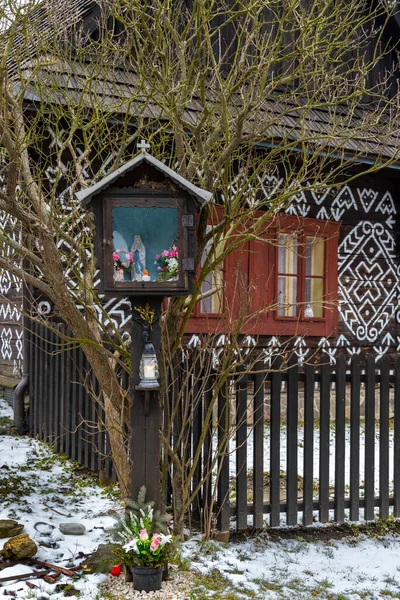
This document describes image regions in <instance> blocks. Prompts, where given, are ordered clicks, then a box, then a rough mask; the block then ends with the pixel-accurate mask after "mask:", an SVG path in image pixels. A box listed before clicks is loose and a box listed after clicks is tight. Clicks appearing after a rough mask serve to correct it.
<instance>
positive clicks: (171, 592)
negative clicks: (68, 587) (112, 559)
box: [101, 569, 194, 600]
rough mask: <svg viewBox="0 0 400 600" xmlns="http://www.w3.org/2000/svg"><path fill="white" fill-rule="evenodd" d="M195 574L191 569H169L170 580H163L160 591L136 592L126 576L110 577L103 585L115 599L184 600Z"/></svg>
mask: <svg viewBox="0 0 400 600" xmlns="http://www.w3.org/2000/svg"><path fill="white" fill-rule="evenodd" d="M193 580H194V574H193V573H190V572H189V571H180V572H173V571H172V570H171V569H170V571H169V578H168V581H163V582H162V584H161V590H159V591H158V592H135V590H134V589H133V584H132V583H126V582H125V579H124V576H123V575H121V576H120V577H111V576H110V577H109V578H108V579H107V581H105V582H104V583H103V584H102V585H101V589H102V590H103V591H104V592H108V593H109V594H112V597H113V600H136V599H138V598H142V599H144V598H149V599H150V598H151V599H152V600H181V599H182V600H184V599H185V598H188V596H189V592H190V590H191V589H192V587H193Z"/></svg>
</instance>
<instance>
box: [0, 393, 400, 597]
mask: <svg viewBox="0 0 400 600" xmlns="http://www.w3.org/2000/svg"><path fill="white" fill-rule="evenodd" d="M6 411H8V413H9V408H8V407H7V405H6V404H5V403H4V401H3V400H1V399H0V418H1V417H3V416H5V413H6ZM6 486H8V489H7V491H5V490H6ZM119 511H120V504H119V502H118V500H117V498H116V497H115V495H114V496H113V495H112V494H110V493H109V492H106V491H105V490H104V489H102V488H101V487H100V486H99V485H98V484H96V482H95V480H93V479H91V478H90V477H89V476H88V475H82V474H79V471H78V472H77V471H76V470H74V469H73V468H72V463H70V462H69V461H66V460H65V459H64V458H62V457H60V458H58V457H55V455H54V454H53V453H52V451H51V450H50V449H49V448H48V447H47V446H46V445H45V444H42V443H40V442H38V441H36V440H32V439H30V438H27V437H22V438H18V437H14V436H8V435H0V519H7V518H14V519H16V520H18V521H19V522H21V523H23V524H24V526H25V532H26V533H28V534H29V535H30V536H31V537H32V538H33V539H34V540H35V541H36V543H37V544H38V546H39V550H38V555H37V558H39V559H41V560H44V561H47V562H51V563H53V564H58V565H63V566H66V567H68V566H73V565H77V564H79V563H80V562H82V561H83V560H84V557H83V555H85V554H88V553H90V552H92V551H93V550H94V549H95V548H96V547H97V546H98V544H100V543H104V542H106V541H107V540H106V534H105V530H106V529H107V528H109V527H112V525H113V523H114V518H113V515H115V514H116V513H117V512H119ZM59 513H61V514H59ZM68 521H74V522H79V523H82V524H84V525H85V527H86V530H87V532H86V534H85V535H83V536H66V535H62V534H61V533H60V531H59V524H60V523H63V522H64V523H65V522H68ZM38 523H46V524H49V525H51V526H52V527H54V529H53V530H52V533H51V536H50V537H45V536H43V534H42V533H41V532H40V531H38V529H39V530H40V529H43V526H42V527H41V526H40V525H39V526H38V525H37V524H38ZM35 524H36V529H35ZM320 527H327V528H329V527H330V526H322V525H320ZM356 533H357V532H356ZM5 541H6V540H1V541H0V547H1V546H2V544H4V542H5ZM44 543H45V544H46V545H47V546H50V547H45V546H44V545H42V544H44ZM183 556H184V558H186V559H187V563H188V566H189V568H190V570H191V571H192V572H194V573H197V574H196V576H195V581H194V587H193V589H192V591H191V592H190V593H189V594H187V595H186V596H185V598H187V599H188V600H206V599H208V598H210V599H211V598H212V599H213V600H218V599H220V600H234V599H238V600H241V599H243V598H249V599H257V600H258V599H265V600H312V599H317V600H318V599H321V600H366V599H368V600H375V599H383V598H400V537H398V536H395V535H384V536H383V537H382V538H380V539H378V538H377V537H366V536H365V535H364V534H359V535H354V537H353V536H351V537H349V538H347V539H342V540H333V539H328V540H326V539H325V540H323V541H313V542H308V541H305V540H304V539H303V538H301V537H297V538H294V539H280V540H278V541H276V540H275V539H274V540H273V539H271V538H270V536H269V530H268V529H266V531H265V533H263V534H261V535H259V536H258V537H255V538H253V539H247V540H244V541H241V542H233V543H230V544H228V545H224V544H221V543H217V542H215V541H208V542H203V541H201V540H200V538H198V537H194V538H192V539H190V540H188V541H186V542H184V544H183ZM28 570H29V569H28V567H26V566H23V565H19V566H15V567H9V568H6V569H3V570H2V571H0V578H1V577H6V576H8V575H12V574H15V573H24V572H27V571H28ZM182 576H183V577H184V572H183V573H182ZM105 579H106V577H105V576H104V575H86V576H83V577H81V578H80V579H79V580H78V581H77V582H74V586H75V588H76V589H78V590H80V598H81V599H83V600H103V599H105V598H109V599H111V598H118V600H120V599H122V598H125V597H127V596H124V595H123V596H120V595H119V594H118V595H116V596H112V595H111V596H110V595H104V594H103V592H102V591H101V588H100V584H101V582H103V581H104V580H105ZM59 581H60V582H61V583H63V582H64V583H70V582H71V580H69V579H67V578H61V579H60V580H59ZM33 582H34V583H35V584H36V585H38V586H40V589H39V590H30V589H29V588H28V587H27V586H26V583H25V582H18V583H7V584H6V585H3V586H2V587H0V597H2V596H6V594H5V591H6V590H10V591H14V592H15V593H16V596H14V597H16V598H21V599H35V598H36V599H37V600H39V599H40V600H48V599H50V600H53V599H54V600H61V599H64V598H66V597H67V595H65V596H64V595H63V592H59V593H57V592H56V591H55V586H52V585H50V584H47V583H45V582H43V581H39V580H33ZM116 587H117V586H116ZM141 597H143V596H141ZM178 597H179V598H181V599H182V597H183V596H182V595H179V596H178V595H176V596H173V595H172V596H171V595H169V596H168V598H169V599H173V598H178Z"/></svg>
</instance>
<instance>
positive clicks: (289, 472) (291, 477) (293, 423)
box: [286, 354, 299, 525]
mask: <svg viewBox="0 0 400 600" xmlns="http://www.w3.org/2000/svg"><path fill="white" fill-rule="evenodd" d="M298 373H299V366H298V359H297V356H296V355H295V354H293V355H292V357H291V359H290V361H289V369H288V373H287V379H288V381H287V465H286V513H287V520H286V522H287V524H288V525H297V493H298V490H297V444H298V413H299V400H298V395H299V390H298V379H299V377H298Z"/></svg>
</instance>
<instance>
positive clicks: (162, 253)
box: [161, 250, 169, 256]
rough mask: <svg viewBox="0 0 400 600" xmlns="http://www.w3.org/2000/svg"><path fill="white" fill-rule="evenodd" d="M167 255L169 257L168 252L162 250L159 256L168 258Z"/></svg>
mask: <svg viewBox="0 0 400 600" xmlns="http://www.w3.org/2000/svg"><path fill="white" fill-rule="evenodd" d="M168 255H169V252H168V250H163V251H162V252H161V256H168Z"/></svg>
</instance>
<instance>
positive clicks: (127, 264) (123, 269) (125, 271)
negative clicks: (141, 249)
mask: <svg viewBox="0 0 400 600" xmlns="http://www.w3.org/2000/svg"><path fill="white" fill-rule="evenodd" d="M112 256H113V261H114V279H115V281H123V280H125V281H129V280H130V279H131V273H132V265H133V254H132V252H128V251H127V250H125V249H124V248H118V250H114V252H113V255H112Z"/></svg>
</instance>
